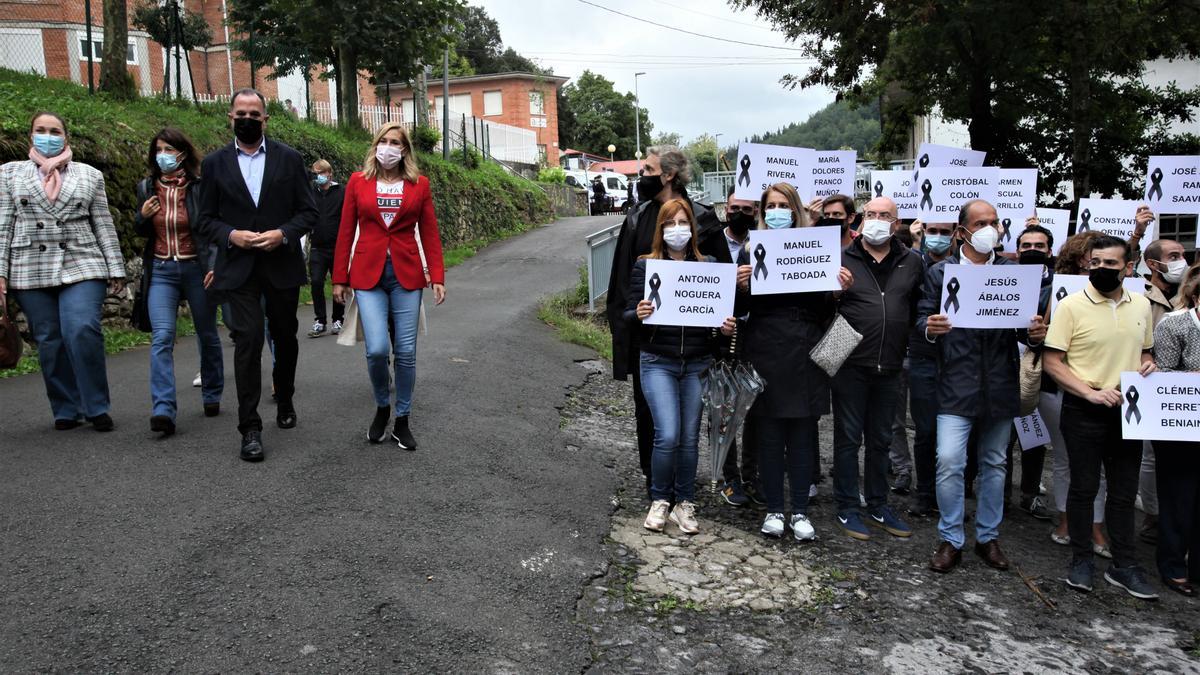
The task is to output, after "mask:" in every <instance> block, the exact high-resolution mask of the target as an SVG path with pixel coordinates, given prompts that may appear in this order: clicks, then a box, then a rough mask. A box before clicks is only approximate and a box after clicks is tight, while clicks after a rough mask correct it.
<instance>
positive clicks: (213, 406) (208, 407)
mask: <svg viewBox="0 0 1200 675" xmlns="http://www.w3.org/2000/svg"><path fill="white" fill-rule="evenodd" d="M220 414H221V404H220V403H205V404H204V416H205V417H216V416H217V415H220Z"/></svg>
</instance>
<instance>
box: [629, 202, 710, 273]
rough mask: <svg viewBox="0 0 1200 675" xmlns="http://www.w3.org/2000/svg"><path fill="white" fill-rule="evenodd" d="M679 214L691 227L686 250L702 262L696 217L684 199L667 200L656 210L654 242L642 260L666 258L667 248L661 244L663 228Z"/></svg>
mask: <svg viewBox="0 0 1200 675" xmlns="http://www.w3.org/2000/svg"><path fill="white" fill-rule="evenodd" d="M680 213H682V214H683V215H685V216H687V219H688V225H691V226H692V239H691V241H689V242H688V248H689V249H690V250H691V253H692V255H693V256H694V257H695V258H696V260H704V257H703V256H702V255H701V254H700V242H699V239H700V236H699V235H698V234H697V233H696V217H695V215H694V214H693V213H692V207H691V205H690V204H688V203H687V200H685V199H668V200H667V201H666V202H663V205H662V207H661V208H659V210H658V220H656V221H655V222H654V241H653V242H652V243H651V244H650V252H649V253H647V254H646V255H644V256H642V258H645V259H652V260H658V259H663V258H666V257H667V255H666V251H667V247H666V244H665V242H663V226H664V224H665V223H666V222H667V221H668V220H671V219H673V218H674V217H675V216H677V215H679V214H680Z"/></svg>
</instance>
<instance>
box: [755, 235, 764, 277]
mask: <svg viewBox="0 0 1200 675" xmlns="http://www.w3.org/2000/svg"><path fill="white" fill-rule="evenodd" d="M754 259H755V260H757V261H758V262H756V263H755V264H754V278H755V279H757V278H758V273H759V272H762V275H763V277H762V278H763V279H766V278H767V249H765V248H763V245H762V244H759V245H758V246H755V247H754Z"/></svg>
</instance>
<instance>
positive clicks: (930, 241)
mask: <svg viewBox="0 0 1200 675" xmlns="http://www.w3.org/2000/svg"><path fill="white" fill-rule="evenodd" d="M949 248H950V235H948V234H927V235H925V250H926V251H929V252H930V253H934V254H937V255H941V254H943V253H945V252H946V251H947V250H949Z"/></svg>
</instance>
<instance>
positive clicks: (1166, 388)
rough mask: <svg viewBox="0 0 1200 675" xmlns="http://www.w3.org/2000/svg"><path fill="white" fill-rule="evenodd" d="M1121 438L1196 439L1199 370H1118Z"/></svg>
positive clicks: (1198, 429) (1199, 413)
mask: <svg viewBox="0 0 1200 675" xmlns="http://www.w3.org/2000/svg"><path fill="white" fill-rule="evenodd" d="M1121 438H1124V439H1125V440H1131V439H1138V440H1143V441H1191V442H1193V443H1194V442H1196V441H1200V373H1151V374H1149V375H1147V376H1146V377H1142V376H1141V375H1139V374H1137V373H1135V372H1132V373H1121Z"/></svg>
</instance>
